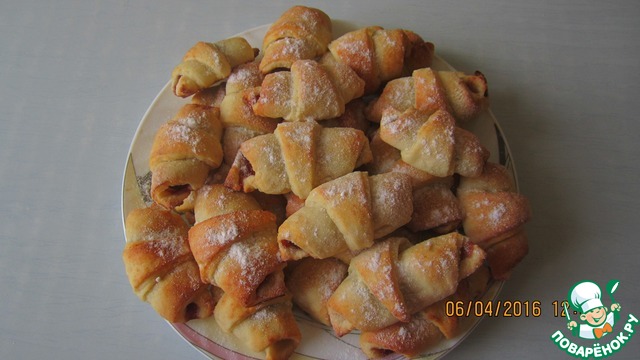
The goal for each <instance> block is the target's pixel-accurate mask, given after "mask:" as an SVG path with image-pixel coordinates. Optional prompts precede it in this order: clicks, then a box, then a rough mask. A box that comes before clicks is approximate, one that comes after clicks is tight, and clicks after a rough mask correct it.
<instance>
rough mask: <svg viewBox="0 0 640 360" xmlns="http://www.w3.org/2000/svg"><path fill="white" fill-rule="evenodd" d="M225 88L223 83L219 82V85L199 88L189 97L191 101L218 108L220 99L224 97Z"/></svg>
mask: <svg viewBox="0 0 640 360" xmlns="http://www.w3.org/2000/svg"><path fill="white" fill-rule="evenodd" d="M225 88H226V87H225V85H224V83H221V84H219V85H216V86H212V87H210V88H206V89H204V90H200V91H198V92H197V93H195V94H193V96H192V97H191V103H192V104H198V105H207V106H212V107H217V108H219V107H220V104H222V99H224V96H225V95H226V94H225V90H226V89H225Z"/></svg>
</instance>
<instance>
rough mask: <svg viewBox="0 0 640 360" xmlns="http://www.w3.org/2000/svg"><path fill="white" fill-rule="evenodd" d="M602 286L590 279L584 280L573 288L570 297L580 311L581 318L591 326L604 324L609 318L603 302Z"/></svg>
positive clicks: (573, 304) (574, 306)
mask: <svg viewBox="0 0 640 360" xmlns="http://www.w3.org/2000/svg"><path fill="white" fill-rule="evenodd" d="M601 296H602V291H600V287H599V286H598V285H597V284H595V283H593V282H590V281H584V282H581V283H579V284H577V285H576V286H574V287H573V289H571V292H570V294H569V297H570V299H571V305H572V306H573V308H574V309H576V310H578V311H580V312H581V313H582V314H581V315H580V320H582V321H585V322H586V323H587V324H589V325H591V326H599V325H602V324H603V323H604V322H605V321H606V318H607V309H606V308H605V307H604V305H603V304H602V301H601V300H600V297H601Z"/></svg>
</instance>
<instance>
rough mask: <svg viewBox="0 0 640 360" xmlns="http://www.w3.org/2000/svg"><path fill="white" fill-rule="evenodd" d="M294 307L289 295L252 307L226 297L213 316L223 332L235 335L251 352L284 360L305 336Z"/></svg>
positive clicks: (220, 302)
mask: <svg viewBox="0 0 640 360" xmlns="http://www.w3.org/2000/svg"><path fill="white" fill-rule="evenodd" d="M292 306H293V305H292V303H291V295H288V294H285V295H282V296H279V297H277V298H273V299H271V300H268V301H265V302H262V303H260V304H257V305H255V306H250V307H246V306H244V305H242V304H241V303H240V302H238V301H237V299H235V298H234V297H232V296H229V295H228V294H224V295H223V296H222V298H221V299H220V301H219V302H218V305H217V306H216V309H215V311H214V314H213V316H214V318H215V320H216V322H217V323H218V325H219V326H220V328H221V329H222V330H223V331H224V332H226V333H229V334H233V335H234V336H235V337H237V338H238V339H240V340H242V341H243V342H244V344H245V345H247V346H248V347H249V348H250V349H251V350H253V351H257V352H264V353H265V359H267V360H285V359H288V358H289V357H290V356H291V355H292V354H293V352H294V351H295V349H296V348H297V347H298V344H300V340H301V337H302V335H301V333H300V329H299V328H298V324H297V323H296V319H295V318H294V316H293V311H292Z"/></svg>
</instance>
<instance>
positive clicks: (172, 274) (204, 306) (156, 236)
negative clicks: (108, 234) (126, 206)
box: [122, 205, 219, 322]
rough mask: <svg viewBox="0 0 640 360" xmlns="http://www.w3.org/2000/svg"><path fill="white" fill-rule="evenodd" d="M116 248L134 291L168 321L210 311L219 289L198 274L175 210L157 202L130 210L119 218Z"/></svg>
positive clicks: (182, 223) (182, 226)
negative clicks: (121, 230) (121, 239)
mask: <svg viewBox="0 0 640 360" xmlns="http://www.w3.org/2000/svg"><path fill="white" fill-rule="evenodd" d="M125 229H126V230H125V231H126V237H127V243H126V245H125V248H124V251H123V253H122V260H123V261H124V265H125V270H126V273H127V276H128V278H129V282H130V283H131V287H132V288H133V291H134V292H135V294H136V295H137V296H138V297H139V298H140V299H141V300H142V301H146V302H148V303H149V304H151V306H152V307H153V308H154V309H155V310H156V311H157V312H158V314H160V315H161V316H162V317H163V318H165V319H166V320H168V321H170V322H186V321H189V320H191V319H202V318H206V317H209V316H210V315H211V314H213V308H214V307H215V305H216V302H217V300H218V298H219V292H217V291H212V289H211V287H210V285H208V284H205V283H203V282H202V281H201V280H200V274H199V272H198V265H197V264H196V262H195V260H194V259H193V256H192V255H191V251H190V250H189V243H188V242H187V232H188V231H189V227H188V226H187V224H186V223H185V222H184V221H183V220H182V219H181V218H180V216H178V215H177V214H175V213H172V212H170V211H168V210H165V209H162V208H160V207H158V206H155V205H154V206H152V207H148V208H141V209H136V210H133V211H131V212H130V213H129V214H128V215H127V218H126V221H125Z"/></svg>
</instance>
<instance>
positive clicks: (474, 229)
mask: <svg viewBox="0 0 640 360" xmlns="http://www.w3.org/2000/svg"><path fill="white" fill-rule="evenodd" d="M457 196H458V199H459V200H460V204H461V206H462V209H463V212H464V220H463V221H462V227H463V229H464V232H465V234H466V235H467V236H468V237H469V238H470V239H471V241H473V242H474V243H476V244H478V245H479V246H481V247H482V248H483V249H485V250H486V251H487V262H488V264H489V267H490V269H491V272H492V274H493V276H494V278H496V279H506V278H508V277H509V275H510V273H511V270H512V269H513V267H515V265H517V264H518V263H519V262H520V261H521V260H522V259H523V258H524V257H525V256H526V254H527V253H528V241H527V238H526V235H525V232H524V224H525V223H526V222H528V221H529V219H530V218H531V208H530V205H529V200H528V199H527V198H526V197H525V196H523V195H521V194H519V193H517V192H516V187H515V183H514V181H513V179H512V177H511V175H510V174H509V172H508V170H507V169H506V168H505V167H504V166H502V165H499V164H495V163H491V162H488V163H487V164H486V165H485V167H484V171H483V173H482V174H481V175H480V176H479V177H476V178H466V177H462V178H461V179H460V184H459V185H458V188H457Z"/></svg>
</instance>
